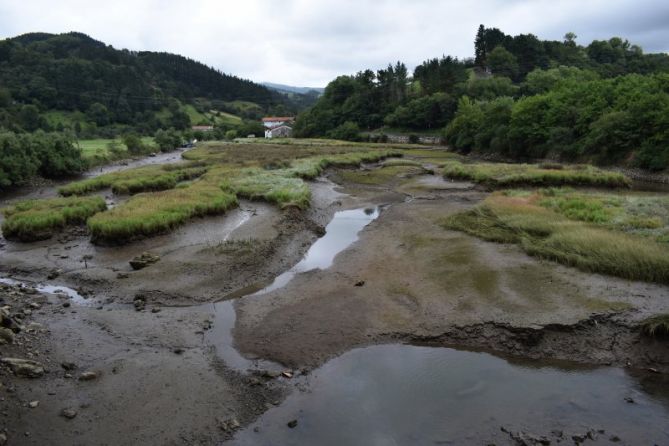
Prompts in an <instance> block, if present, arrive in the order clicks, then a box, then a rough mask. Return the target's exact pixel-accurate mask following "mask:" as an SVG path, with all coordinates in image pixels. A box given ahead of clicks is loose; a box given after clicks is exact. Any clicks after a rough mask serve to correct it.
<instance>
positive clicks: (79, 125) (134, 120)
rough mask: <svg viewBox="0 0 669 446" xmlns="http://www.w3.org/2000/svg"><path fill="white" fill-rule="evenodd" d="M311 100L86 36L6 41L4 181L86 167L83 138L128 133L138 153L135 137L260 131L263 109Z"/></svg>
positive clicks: (0, 145)
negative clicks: (204, 129)
mask: <svg viewBox="0 0 669 446" xmlns="http://www.w3.org/2000/svg"><path fill="white" fill-rule="evenodd" d="M315 100H316V98H315V97H314V96H313V95H301V94H290V95H287V94H282V93H280V92H277V91H273V90H270V89H268V88H266V87H264V86H262V85H259V84H256V83H254V82H251V81H248V80H244V79H240V78H238V77H235V76H231V75H227V74H224V73H221V72H220V71H217V70H215V69H213V68H211V67H208V66H206V65H204V64H201V63H199V62H196V61H194V60H191V59H188V58H185V57H182V56H179V55H175V54H169V53H156V52H133V51H128V50H117V49H115V48H113V47H111V46H109V45H105V44H104V43H102V42H99V41H97V40H94V39H92V38H91V37H89V36H87V35H85V34H81V33H74V32H72V33H67V34H59V35H54V34H47V33H30V34H24V35H21V36H18V37H15V38H11V39H5V40H0V188H4V187H7V186H11V185H17V184H21V183H22V182H25V181H26V180H28V179H29V178H31V177H32V176H33V175H36V174H40V175H42V176H47V177H56V176H62V175H68V174H73V173H76V172H78V171H81V170H82V169H84V168H85V165H86V163H85V162H84V161H83V160H82V158H81V153H79V151H78V150H76V149H75V148H74V147H75V145H76V144H75V142H76V140H77V139H87V138H98V137H102V138H115V137H119V136H123V137H124V138H123V139H124V141H128V142H131V143H134V144H132V145H133V147H130V146H128V150H129V151H130V152H133V151H135V152H136V151H137V147H138V146H137V144H136V142H137V141H139V138H138V136H140V135H144V136H155V137H156V138H157V144H158V146H159V147H161V148H162V147H165V146H166V145H172V148H174V147H176V146H178V145H179V144H180V143H181V141H183V140H184V139H187V138H189V137H191V136H192V135H189V130H190V128H191V126H192V125H200V124H205V125H214V126H215V127H216V131H215V132H212V133H211V134H210V136H215V137H218V138H223V137H225V136H226V135H228V136H234V135H237V134H239V135H247V134H251V133H255V134H257V133H258V132H262V125H261V124H260V123H259V118H260V117H262V116H263V115H264V114H265V113H278V114H281V115H285V114H292V113H296V112H297V111H299V110H301V109H304V108H305V107H307V106H309V105H312V104H313V103H314V102H315ZM179 133H181V136H180V137H177V136H175V135H178V134H179ZM165 135H169V137H166V136H165ZM197 136H198V137H199V138H200V139H202V137H203V136H205V135H201V134H200V135H197ZM207 136H209V134H208V135H207ZM46 153H52V154H53V156H51V157H48V156H46V155H45V154H46Z"/></svg>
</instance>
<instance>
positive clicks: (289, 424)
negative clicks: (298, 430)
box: [286, 420, 297, 429]
mask: <svg viewBox="0 0 669 446" xmlns="http://www.w3.org/2000/svg"><path fill="white" fill-rule="evenodd" d="M286 426H288V427H289V428H291V429H294V428H295V427H297V420H290V421H289V422H288V423H287V424H286Z"/></svg>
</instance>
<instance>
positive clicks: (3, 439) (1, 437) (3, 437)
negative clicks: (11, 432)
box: [0, 432, 7, 446]
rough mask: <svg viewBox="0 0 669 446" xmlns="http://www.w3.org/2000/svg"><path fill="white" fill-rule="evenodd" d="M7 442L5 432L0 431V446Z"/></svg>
mask: <svg viewBox="0 0 669 446" xmlns="http://www.w3.org/2000/svg"><path fill="white" fill-rule="evenodd" d="M5 444H7V434H5V433H4V432H0V446H2V445H5Z"/></svg>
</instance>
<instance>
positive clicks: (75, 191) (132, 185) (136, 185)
mask: <svg viewBox="0 0 669 446" xmlns="http://www.w3.org/2000/svg"><path fill="white" fill-rule="evenodd" d="M206 171H207V169H206V168H204V167H192V166H191V165H187V166H184V165H183V164H177V165H162V166H145V167H139V168H137V169H129V170H124V171H120V172H112V173H108V174H105V175H100V176H98V177H95V178H89V179H87V180H82V181H75V182H73V183H70V184H67V185H66V186H63V187H60V188H59V189H58V192H59V193H60V194H61V195H63V196H65V197H68V196H72V195H85V194H88V193H91V192H95V191H98V190H102V189H106V188H108V187H110V188H111V189H112V191H113V192H114V193H115V194H119V195H121V194H136V193H139V192H147V191H158V190H166V189H172V188H173V187H175V186H176V185H177V183H179V182H180V181H186V180H191V179H193V178H197V177H199V176H201V175H203V174H204V173H205V172H206Z"/></svg>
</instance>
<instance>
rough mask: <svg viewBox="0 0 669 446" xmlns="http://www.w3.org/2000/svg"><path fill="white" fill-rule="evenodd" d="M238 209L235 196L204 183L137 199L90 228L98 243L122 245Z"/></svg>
mask: <svg viewBox="0 0 669 446" xmlns="http://www.w3.org/2000/svg"><path fill="white" fill-rule="evenodd" d="M235 206H237V198H236V197H235V196H234V195H232V194H230V193H227V192H225V191H223V190H222V189H221V188H220V187H219V186H218V185H216V184H211V183H209V182H203V181H200V182H197V183H193V184H192V185H191V186H189V187H185V188H177V189H171V190H166V191H161V192H152V193H141V194H138V195H135V196H133V197H132V198H130V199H129V200H128V201H127V202H125V203H123V204H121V205H119V206H117V207H115V208H113V209H111V210H109V211H107V212H102V213H99V214H97V215H94V216H93V217H91V218H89V219H88V227H89V228H90V230H91V233H92V235H93V240H94V241H96V242H106V243H118V244H121V243H127V242H129V241H131V240H133V239H136V238H138V237H146V236H152V235H156V234H161V233H165V232H169V231H171V230H173V229H174V228H176V227H177V226H179V225H182V224H184V223H185V222H186V221H188V220H189V219H191V218H194V217H202V216H205V215H216V214H222V213H224V212H225V211H227V210H228V209H230V208H233V207H235Z"/></svg>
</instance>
